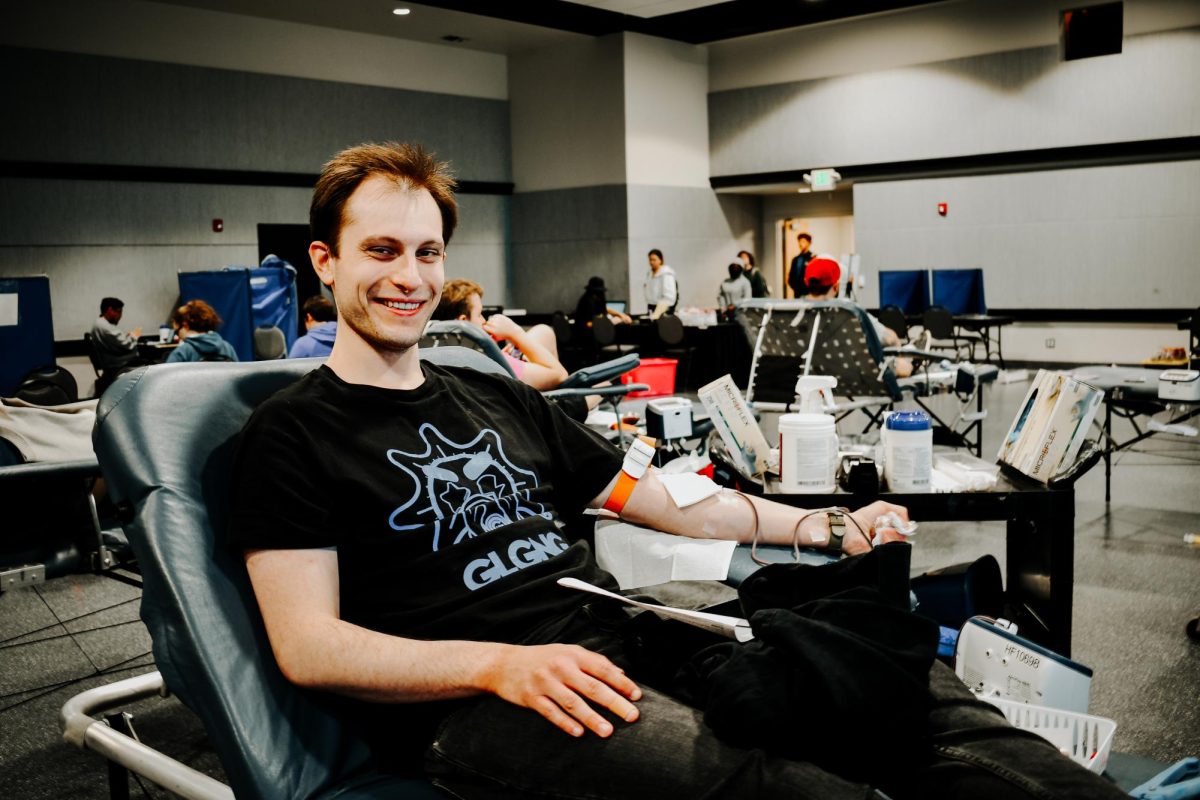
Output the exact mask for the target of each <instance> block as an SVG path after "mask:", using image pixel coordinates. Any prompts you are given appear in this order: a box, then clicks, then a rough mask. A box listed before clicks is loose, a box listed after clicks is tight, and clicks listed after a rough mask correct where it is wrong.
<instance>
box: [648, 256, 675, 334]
mask: <svg viewBox="0 0 1200 800" xmlns="http://www.w3.org/2000/svg"><path fill="white" fill-rule="evenodd" d="M646 260H647V261H649V262H650V269H649V270H648V271H647V272H646V282H645V285H644V290H645V292H646V307H647V308H648V309H650V319H658V318H659V317H661V316H662V315H663V314H674V313H675V307H676V306H677V305H679V279H678V278H676V277H675V270H673V269H671V268H670V267H669V266H667V265H666V264H664V263H663V254H662V250H659V249H657V248H655V249H654V250H651V251H650V252H649V253H647V254H646Z"/></svg>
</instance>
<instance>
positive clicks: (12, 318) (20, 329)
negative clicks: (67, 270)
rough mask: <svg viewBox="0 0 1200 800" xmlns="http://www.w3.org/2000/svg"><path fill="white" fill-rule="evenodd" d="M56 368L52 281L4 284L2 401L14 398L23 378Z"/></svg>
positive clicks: (0, 289)
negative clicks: (51, 296) (4, 398)
mask: <svg viewBox="0 0 1200 800" xmlns="http://www.w3.org/2000/svg"><path fill="white" fill-rule="evenodd" d="M53 365H54V321H53V319H52V318H51V316H50V279H49V278H47V277H46V276H45V275H38V276H36V277H30V278H5V279H3V280H0V397H12V395H13V393H14V392H16V389H17V386H18V385H19V384H20V383H21V379H22V378H24V377H25V376H26V375H28V374H29V373H30V372H32V371H33V370H35V369H38V368H39V367H47V366H53Z"/></svg>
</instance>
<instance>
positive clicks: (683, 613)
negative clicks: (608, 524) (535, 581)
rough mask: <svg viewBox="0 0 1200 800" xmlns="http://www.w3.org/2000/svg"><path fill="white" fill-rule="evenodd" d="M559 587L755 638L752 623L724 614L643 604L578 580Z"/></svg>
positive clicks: (561, 582) (737, 636) (735, 635)
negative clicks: (589, 593) (751, 627)
mask: <svg viewBox="0 0 1200 800" xmlns="http://www.w3.org/2000/svg"><path fill="white" fill-rule="evenodd" d="M558 585H559V586H563V587H566V588H567V589H578V590H579V591H581V592H591V593H592V594H598V595H600V596H601V597H607V598H610V599H612V600H619V601H620V602H622V603H625V604H626V605H631V606H635V607H637V608H644V609H646V610H647V611H653V612H654V613H655V614H658V615H659V616H660V617H666V618H667V619H677V620H679V621H680V622H686V623H687V624H689V625H695V626H696V627H697V628H703V629H704V630H706V631H712V632H713V633H719V634H721V635H722V636H726V637H728V638H730V639H736V640H737V641H739V642H748V641H750V640H751V639H753V638H754V632H753V631H752V630H751V629H750V623H749V622H747V621H746V620H744V619H742V618H741V617H727V616H725V615H724V614H710V613H708V612H707V611H691V610H689V609H686V608H675V607H674V606H656V605H654V604H653V603H643V602H640V601H638V600H633V599H631V598H629V597H622V596H621V595H619V594H613V593H612V592H610V591H608V590H607V589H601V588H600V587H599V586H593V585H592V584H590V583H584V582H583V581H581V580H579V579H577V578H559V579H558Z"/></svg>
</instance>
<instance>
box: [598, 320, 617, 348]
mask: <svg viewBox="0 0 1200 800" xmlns="http://www.w3.org/2000/svg"><path fill="white" fill-rule="evenodd" d="M592 336H593V337H594V338H595V340H596V346H597V347H607V346H608V345H610V344H612V343H613V342H615V341H616V340H617V329H616V326H615V325H613V323H612V320H611V319H609V318H608V315H607V314H597V315H596V316H594V317H592Z"/></svg>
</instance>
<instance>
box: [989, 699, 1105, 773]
mask: <svg viewBox="0 0 1200 800" xmlns="http://www.w3.org/2000/svg"><path fill="white" fill-rule="evenodd" d="M979 699H980V700H986V701H987V702H989V703H991V704H992V705H994V706H996V707H997V708H999V709H1000V710H1001V711H1003V712H1004V716H1006V717H1008V721H1009V722H1010V723H1011V724H1012V726H1013V727H1014V728H1021V729H1022V730H1027V731H1032V732H1033V733H1036V734H1038V735H1039V736H1041V737H1042V738H1043V739H1045V740H1047V741H1048V742H1050V744H1052V745H1054V746H1055V747H1057V748H1058V749H1059V751H1060V752H1061V753H1062V754H1063V755H1065V756H1067V757H1068V758H1070V759H1071V760H1072V761H1074V762H1075V763H1077V764H1082V765H1083V766H1084V767H1087V768H1088V769H1089V770H1091V771H1092V772H1095V773H1096V774H1097V775H1099V774H1100V773H1102V772H1104V768H1105V767H1107V766H1108V755H1109V752H1110V751H1111V750H1112V742H1113V734H1115V733H1116V732H1117V723H1115V722H1113V721H1112V720H1111V719H1108V718H1106V717H1094V716H1092V715H1091V714H1080V713H1078V712H1076V711H1062V710H1060V709H1057V708H1047V707H1046V706H1032V705H1029V704H1028V703H1018V702H1016V701H1015V700H1006V699H1005V698H1002V697H984V696H982V695H981V696H980V697H979Z"/></svg>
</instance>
